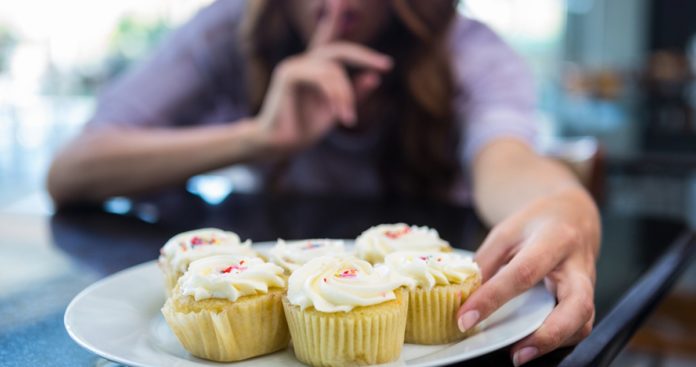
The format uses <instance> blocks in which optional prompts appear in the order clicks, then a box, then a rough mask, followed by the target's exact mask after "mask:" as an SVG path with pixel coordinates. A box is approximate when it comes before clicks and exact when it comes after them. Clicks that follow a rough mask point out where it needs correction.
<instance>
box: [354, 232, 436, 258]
mask: <svg viewBox="0 0 696 367" xmlns="http://www.w3.org/2000/svg"><path fill="white" fill-rule="evenodd" d="M355 248H356V251H357V254H358V256H359V257H361V258H363V259H367V260H369V261H371V262H373V263H375V262H381V261H383V259H384V257H385V256H386V255H387V254H389V253H392V252H394V251H401V250H413V251H432V252H436V251H443V250H447V249H448V248H449V244H448V243H447V241H445V240H443V239H441V238H440V235H439V234H438V233H437V231H436V230H435V229H432V228H428V227H418V226H409V225H407V224H404V223H398V224H380V225H378V226H375V227H372V228H369V229H368V230H366V231H365V232H363V233H362V234H361V235H360V236H359V237H358V238H357V239H356V240H355Z"/></svg>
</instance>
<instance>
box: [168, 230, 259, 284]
mask: <svg viewBox="0 0 696 367" xmlns="http://www.w3.org/2000/svg"><path fill="white" fill-rule="evenodd" d="M223 254H228V255H235V254H239V255H247V256H256V253H255V252H254V251H253V250H252V249H251V242H250V241H248V240H247V241H245V242H244V243H242V242H241V241H240V239H239V236H238V235H237V234H236V233H234V232H226V231H223V230H220V229H217V228H203V229H197V230H194V231H188V232H183V233H180V234H178V235H176V236H174V237H172V238H171V239H170V240H169V241H167V243H166V244H165V245H164V247H162V249H161V250H160V257H159V261H160V262H161V263H166V264H168V266H169V267H170V268H171V269H173V270H175V271H179V272H182V273H183V272H185V271H186V269H187V268H188V266H189V264H190V263H191V262H192V261H194V260H198V259H202V258H204V257H208V256H212V255H223Z"/></svg>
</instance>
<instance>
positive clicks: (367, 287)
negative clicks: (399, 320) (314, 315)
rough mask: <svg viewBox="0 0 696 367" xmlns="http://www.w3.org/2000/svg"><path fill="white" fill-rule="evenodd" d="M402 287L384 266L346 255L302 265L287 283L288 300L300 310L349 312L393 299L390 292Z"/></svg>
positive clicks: (327, 257) (321, 258) (311, 261)
mask: <svg viewBox="0 0 696 367" xmlns="http://www.w3.org/2000/svg"><path fill="white" fill-rule="evenodd" d="M402 285H404V284H403V283H402V282H401V281H400V280H398V279H395V278H393V277H390V276H389V269H387V268H386V267H375V268H373V267H372V265H370V263H368V262H367V261H364V260H360V259H358V258H355V257H352V256H348V255H338V256H322V257H317V258H314V259H312V260H310V261H308V262H307V263H306V264H304V265H302V266H301V267H300V268H299V269H297V270H295V272H293V273H292V275H290V279H289V280H288V301H289V302H290V303H291V304H293V305H297V306H300V307H301V308H302V309H303V310H304V309H305V308H307V307H310V306H313V307H314V308H315V309H316V310H317V311H321V312H339V311H342V312H349V311H351V310H352V309H353V308H355V307H358V306H370V305H376V304H380V303H383V302H386V301H390V300H393V299H395V298H396V295H395V294H394V289H397V288H399V287H400V286H402Z"/></svg>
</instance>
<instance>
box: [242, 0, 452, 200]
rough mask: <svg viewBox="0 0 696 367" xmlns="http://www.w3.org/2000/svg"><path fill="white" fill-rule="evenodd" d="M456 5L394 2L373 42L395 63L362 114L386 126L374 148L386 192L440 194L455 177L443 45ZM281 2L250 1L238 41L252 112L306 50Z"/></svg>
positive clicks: (445, 0) (443, 0) (441, 0)
mask: <svg viewBox="0 0 696 367" xmlns="http://www.w3.org/2000/svg"><path fill="white" fill-rule="evenodd" d="M281 3H282V2H281ZM456 4H457V1H456V0H428V1H421V0H392V8H393V12H394V15H395V16H393V17H392V20H391V23H390V25H389V26H388V27H387V29H386V31H385V32H383V33H382V34H381V35H380V36H379V38H378V40H377V41H376V42H375V44H373V45H370V46H371V47H374V48H375V49H376V50H378V51H380V52H383V53H386V54H388V55H390V56H391V57H392V58H393V60H395V64H394V69H393V70H392V71H391V72H390V73H388V74H387V75H385V77H384V78H383V80H382V83H381V84H380V87H379V88H378V89H377V90H376V91H374V92H373V94H372V95H371V96H370V98H369V99H367V101H366V102H365V103H364V105H363V106H361V109H360V118H361V119H366V120H369V121H370V122H376V123H380V124H389V125H390V126H385V127H384V128H385V130H386V131H388V132H389V133H386V134H382V135H381V136H382V141H380V144H379V146H380V152H379V162H378V164H379V170H380V173H381V176H382V177H381V178H382V184H383V189H384V191H385V192H395V193H401V194H418V195H420V194H426V195H431V196H438V197H442V196H445V195H446V194H447V193H448V192H449V189H450V188H451V186H452V183H453V182H454V180H455V178H456V177H457V175H458V172H459V161H458V159H457V145H458V144H459V136H460V131H459V127H458V126H459V124H457V123H456V122H455V114H454V108H453V103H452V100H453V96H454V93H455V91H454V84H453V79H452V70H451V66H450V58H449V54H448V50H447V49H446V42H445V37H446V36H447V30H448V28H449V25H450V23H451V21H452V19H453V18H454V16H455V14H456ZM279 5H280V4H278V3H276V2H273V1H252V2H251V3H250V4H249V5H248V9H247V14H246V18H245V27H244V32H243V33H242V36H243V43H244V45H245V47H246V51H247V52H246V53H247V57H248V67H249V73H250V74H249V75H250V77H249V81H250V83H249V88H250V97H251V98H250V103H251V108H252V110H253V111H255V112H258V111H259V110H260V108H261V105H262V103H263V98H264V96H265V94H266V90H267V88H268V84H269V81H270V75H271V72H272V70H273V68H274V67H275V66H276V65H277V64H278V63H280V62H281V61H282V60H283V59H285V58H286V57H288V56H290V55H293V54H297V53H301V52H302V51H303V50H304V44H303V42H302V40H301V39H300V36H299V34H298V33H297V32H296V31H294V29H293V27H292V26H291V24H290V22H289V21H288V17H287V15H286V14H285V12H284V8H285V7H284V6H279ZM392 125H393V126H392Z"/></svg>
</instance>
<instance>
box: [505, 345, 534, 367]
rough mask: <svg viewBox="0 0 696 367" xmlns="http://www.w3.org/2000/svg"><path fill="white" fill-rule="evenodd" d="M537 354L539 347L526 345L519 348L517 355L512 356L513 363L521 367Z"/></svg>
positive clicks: (516, 366)
mask: <svg viewBox="0 0 696 367" xmlns="http://www.w3.org/2000/svg"><path fill="white" fill-rule="evenodd" d="M537 354H539V350H538V349H536V348H534V347H524V348H522V349H520V350H518V351H517V352H516V353H515V355H513V356H512V364H514V365H515V367H519V366H521V365H523V364H525V363H527V362H529V361H531V360H532V359H534V357H536V356H537Z"/></svg>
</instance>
